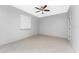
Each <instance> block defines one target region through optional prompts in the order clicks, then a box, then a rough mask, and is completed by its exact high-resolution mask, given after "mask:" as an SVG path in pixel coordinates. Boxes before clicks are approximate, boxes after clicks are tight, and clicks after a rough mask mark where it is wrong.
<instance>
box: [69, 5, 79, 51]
mask: <svg viewBox="0 0 79 59" xmlns="http://www.w3.org/2000/svg"><path fill="white" fill-rule="evenodd" d="M69 16H70V17H71V38H72V39H71V43H72V46H73V48H74V49H75V51H76V52H79V5H72V6H71V7H70V9H69Z"/></svg>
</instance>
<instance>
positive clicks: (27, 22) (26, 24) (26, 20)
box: [21, 15, 31, 29]
mask: <svg viewBox="0 0 79 59" xmlns="http://www.w3.org/2000/svg"><path fill="white" fill-rule="evenodd" d="M21 29H31V17H30V16H25V15H21Z"/></svg>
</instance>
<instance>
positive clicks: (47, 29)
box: [39, 13, 68, 38]
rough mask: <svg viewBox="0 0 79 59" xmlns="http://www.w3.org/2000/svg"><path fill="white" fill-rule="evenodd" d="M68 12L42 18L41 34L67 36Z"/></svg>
mask: <svg viewBox="0 0 79 59" xmlns="http://www.w3.org/2000/svg"><path fill="white" fill-rule="evenodd" d="M67 30H68V28H67V13H62V14H57V15H53V16H48V17H45V18H40V30H39V33H40V34H44V35H50V36H57V37H62V38H67V34H68V33H67Z"/></svg>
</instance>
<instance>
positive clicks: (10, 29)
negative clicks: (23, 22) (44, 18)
mask: <svg viewBox="0 0 79 59" xmlns="http://www.w3.org/2000/svg"><path fill="white" fill-rule="evenodd" d="M20 15H26V16H27V15H29V14H27V13H25V12H23V11H21V10H18V9H16V8H14V7H11V6H5V5H4V6H0V45H2V44H5V43H8V42H13V41H16V40H20V39H23V38H25V37H29V36H31V35H35V34H37V23H38V20H37V18H35V17H33V16H31V15H29V16H31V17H32V29H27V30H21V29H20Z"/></svg>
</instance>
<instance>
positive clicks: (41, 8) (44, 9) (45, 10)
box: [35, 5, 50, 14]
mask: <svg viewBox="0 0 79 59" xmlns="http://www.w3.org/2000/svg"><path fill="white" fill-rule="evenodd" d="M46 8H47V5H44V6H41V7H40V8H39V7H35V9H37V10H38V11H36V12H35V13H38V12H42V14H44V12H49V11H50V10H48V9H46Z"/></svg>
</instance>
